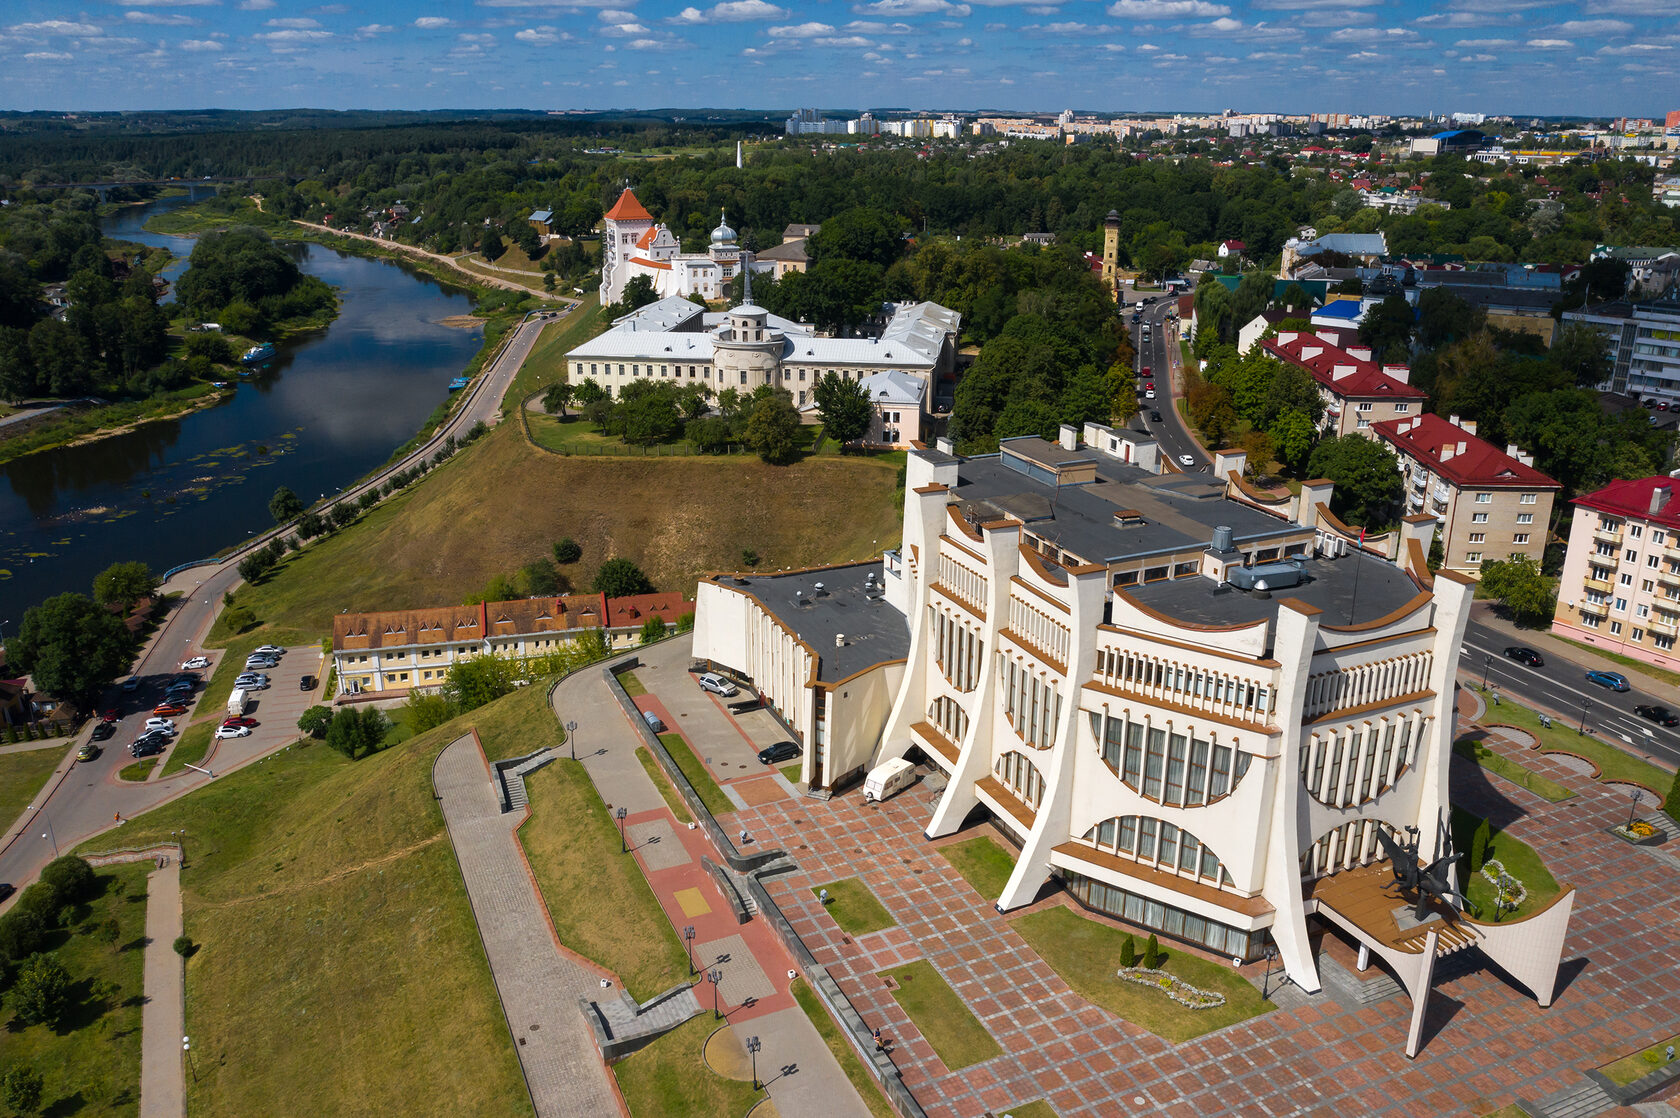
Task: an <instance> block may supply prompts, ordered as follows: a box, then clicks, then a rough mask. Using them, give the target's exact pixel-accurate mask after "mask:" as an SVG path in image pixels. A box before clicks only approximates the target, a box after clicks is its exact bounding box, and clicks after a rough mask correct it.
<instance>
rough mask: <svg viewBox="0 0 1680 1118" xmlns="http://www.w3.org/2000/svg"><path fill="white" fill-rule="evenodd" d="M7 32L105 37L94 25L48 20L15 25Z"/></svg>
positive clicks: (101, 30) (103, 32) (15, 33)
mask: <svg viewBox="0 0 1680 1118" xmlns="http://www.w3.org/2000/svg"><path fill="white" fill-rule="evenodd" d="M6 30H8V31H10V32H11V33H12V34H14V35H103V34H105V31H104V29H103V28H101V27H99V26H97V25H96V24H92V23H71V22H70V21H69V20H64V19H46V20H42V21H41V22H39V23H14V24H12V26H10V27H8V28H7V29H6Z"/></svg>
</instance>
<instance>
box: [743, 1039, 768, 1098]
mask: <svg viewBox="0 0 1680 1118" xmlns="http://www.w3.org/2000/svg"><path fill="white" fill-rule="evenodd" d="M763 1047H764V1045H763V1043H762V1042H761V1041H760V1040H759V1039H758V1038H757V1037H755V1036H750V1037H748V1038H747V1055H749V1056H751V1057H752V1076H753V1090H755V1091H756V1090H758V1088H759V1083H758V1050H759V1049H760V1048H763Z"/></svg>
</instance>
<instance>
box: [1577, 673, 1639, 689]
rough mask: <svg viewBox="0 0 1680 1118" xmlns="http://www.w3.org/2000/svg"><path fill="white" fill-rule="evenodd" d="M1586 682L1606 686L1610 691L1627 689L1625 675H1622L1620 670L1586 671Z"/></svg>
mask: <svg viewBox="0 0 1680 1118" xmlns="http://www.w3.org/2000/svg"><path fill="white" fill-rule="evenodd" d="M1587 682H1588V683H1596V684H1598V685H1599V686H1600V687H1608V688H1610V690H1612V691H1626V690H1628V689H1629V688H1628V681H1627V677H1626V676H1624V675H1622V673H1620V672H1601V671H1590V672H1588V673H1587Z"/></svg>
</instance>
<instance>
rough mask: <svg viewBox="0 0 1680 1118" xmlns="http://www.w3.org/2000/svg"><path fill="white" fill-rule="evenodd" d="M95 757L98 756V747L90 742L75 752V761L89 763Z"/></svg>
mask: <svg viewBox="0 0 1680 1118" xmlns="http://www.w3.org/2000/svg"><path fill="white" fill-rule="evenodd" d="M97 756H99V747H98V746H97V745H95V744H93V743H92V742H91V741H90V742H88V743H87V744H86V745H84V746H82V747H81V748H80V749H78V750H76V760H78V761H91V760H93V759H94V758H95V757H97Z"/></svg>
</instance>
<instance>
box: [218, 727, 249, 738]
mask: <svg viewBox="0 0 1680 1118" xmlns="http://www.w3.org/2000/svg"><path fill="white" fill-rule="evenodd" d="M216 736H217V737H218V738H248V737H250V736H251V727H249V726H217V727H216Z"/></svg>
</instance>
